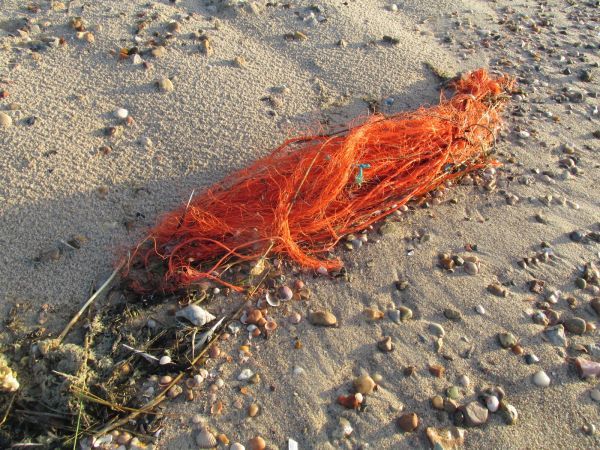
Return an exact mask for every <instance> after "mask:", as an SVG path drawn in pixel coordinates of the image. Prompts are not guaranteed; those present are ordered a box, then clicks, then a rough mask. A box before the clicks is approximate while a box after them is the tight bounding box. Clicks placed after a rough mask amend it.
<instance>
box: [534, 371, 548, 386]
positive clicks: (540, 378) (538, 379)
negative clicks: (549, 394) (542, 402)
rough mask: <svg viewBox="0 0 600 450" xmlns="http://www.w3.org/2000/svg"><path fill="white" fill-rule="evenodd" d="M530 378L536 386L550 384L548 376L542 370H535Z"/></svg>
mask: <svg viewBox="0 0 600 450" xmlns="http://www.w3.org/2000/svg"><path fill="white" fill-rule="evenodd" d="M532 380H533V383H534V384H535V385H536V386H540V387H548V386H550V377H549V376H548V374H547V373H546V372H544V371H543V370H539V371H538V372H536V373H535V374H534V375H533V378H532Z"/></svg>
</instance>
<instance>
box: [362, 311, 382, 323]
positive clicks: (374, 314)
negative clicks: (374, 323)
mask: <svg viewBox="0 0 600 450" xmlns="http://www.w3.org/2000/svg"><path fill="white" fill-rule="evenodd" d="M363 314H364V315H365V317H366V318H367V320H379V319H381V318H383V316H384V315H385V313H384V312H383V311H379V310H378V309H377V308H365V310H364V311H363Z"/></svg>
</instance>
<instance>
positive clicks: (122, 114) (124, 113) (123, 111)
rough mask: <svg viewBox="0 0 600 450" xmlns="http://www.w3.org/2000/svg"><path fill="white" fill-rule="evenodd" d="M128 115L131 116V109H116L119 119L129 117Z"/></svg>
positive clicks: (116, 115)
mask: <svg viewBox="0 0 600 450" xmlns="http://www.w3.org/2000/svg"><path fill="white" fill-rule="evenodd" d="M127 116H129V111H127V110H126V109H125V108H119V109H117V110H116V111H115V117H116V118H117V119H122V120H124V119H127Z"/></svg>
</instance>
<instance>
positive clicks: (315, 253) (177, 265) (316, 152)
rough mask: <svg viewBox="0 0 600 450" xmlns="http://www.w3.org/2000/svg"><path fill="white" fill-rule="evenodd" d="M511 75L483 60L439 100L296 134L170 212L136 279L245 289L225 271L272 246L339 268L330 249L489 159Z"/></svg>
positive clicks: (134, 271) (304, 262) (141, 285)
mask: <svg viewBox="0 0 600 450" xmlns="http://www.w3.org/2000/svg"><path fill="white" fill-rule="evenodd" d="M512 83H513V82H512V80H511V79H510V78H508V77H506V76H504V77H499V78H492V77H490V76H489V75H488V73H487V72H486V71H485V70H484V69H479V70H477V71H474V72H471V73H468V74H466V75H464V76H463V77H462V78H460V79H459V80H457V81H455V82H454V83H453V88H454V89H455V91H456V93H455V94H454V96H453V97H452V98H450V99H446V98H445V97H444V95H443V93H442V94H441V96H440V103H439V105H437V106H434V107H429V108H420V109H418V110H416V111H411V112H403V113H400V114H397V115H393V116H390V117H384V116H382V115H373V116H371V117H369V118H367V120H366V121H364V123H362V124H360V125H357V126H354V127H351V128H349V129H348V130H346V131H345V132H343V133H337V134H331V135H314V136H303V137H296V138H292V139H288V140H287V141H285V142H284V143H283V144H282V145H281V146H279V147H278V148H276V149H275V150H274V151H273V152H271V153H270V154H269V155H267V156H265V157H264V158H262V159H259V160H258V161H256V162H255V163H254V164H252V165H251V166H249V167H247V168H245V169H242V170H240V171H238V172H235V173H233V174H231V175H230V176H228V177H226V178H225V179H224V180H222V181H220V182H219V183H216V184H214V185H213V186H211V187H209V188H208V189H206V190H205V191H204V192H203V193H202V194H200V195H198V196H197V197H195V198H194V199H193V200H191V201H190V202H189V204H188V205H185V206H183V207H181V208H179V209H178V210H176V211H173V212H171V213H169V214H167V215H166V216H164V217H163V218H162V220H161V221H160V222H159V223H158V225H157V226H155V227H154V228H153V229H152V230H151V231H150V235H149V236H148V237H147V238H146V240H144V241H143V242H142V243H141V244H140V245H138V246H137V248H136V249H135V251H134V252H133V256H132V257H131V258H130V261H129V265H128V267H127V269H126V271H127V273H126V278H128V279H129V282H130V285H131V287H132V288H133V289H135V290H136V291H142V292H143V291H149V290H156V289H157V288H158V289H160V290H162V291H165V292H170V291H174V290H177V289H179V288H183V287H186V286H188V285H190V284H194V283H198V282H200V281H206V279H212V280H215V281H218V282H220V283H222V284H225V285H227V286H229V287H231V288H232V289H234V290H237V291H241V290H243V288H242V287H240V286H236V285H233V284H230V283H227V282H226V281H225V280H223V279H222V278H221V277H220V270H223V268H224V267H226V264H228V263H229V262H231V261H232V260H236V261H239V260H256V259H258V258H260V257H261V256H262V255H263V254H264V252H265V251H266V250H267V249H268V248H269V249H270V251H271V252H273V253H275V254H279V255H282V256H287V257H289V258H290V259H291V260H293V261H295V262H297V263H298V264H299V265H301V266H303V267H305V268H312V269H318V268H321V267H324V268H325V269H336V268H340V267H341V265H342V263H341V261H340V260H339V259H331V258H327V257H323V256H324V254H326V253H327V252H329V251H331V250H332V248H333V247H334V246H335V245H336V243H337V242H338V241H339V240H340V239H341V238H342V237H344V236H345V235H347V234H349V233H353V232H357V231H360V230H363V229H364V228H365V227H366V226H368V225H369V224H372V223H373V222H376V221H378V220H380V219H381V218H383V217H385V216H387V215H389V214H391V213H393V212H394V211H395V210H396V209H398V208H400V207H401V206H402V205H404V204H405V203H406V202H408V201H409V200H411V199H414V198H418V197H421V196H423V195H425V194H427V193H428V192H430V191H432V190H434V189H436V188H437V187H438V186H439V185H440V184H442V183H444V182H445V181H447V180H451V179H454V178H457V177H460V176H463V175H465V174H466V173H467V172H469V171H472V170H475V169H478V168H481V167H484V166H485V165H486V154H487V152H488V149H489V148H490V146H491V145H493V143H494V141H495V136H496V133H497V131H498V130H499V128H500V125H501V117H500V113H501V110H502V109H503V106H504V104H505V103H506V100H507V98H508V95H506V94H507V92H508V91H509V90H510V89H511V87H512ZM325 256H326V255H325ZM157 268H160V270H157Z"/></svg>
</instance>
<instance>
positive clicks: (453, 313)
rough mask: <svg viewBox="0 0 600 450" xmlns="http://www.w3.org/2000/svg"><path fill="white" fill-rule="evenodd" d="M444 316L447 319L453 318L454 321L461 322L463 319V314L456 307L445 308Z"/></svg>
mask: <svg viewBox="0 0 600 450" xmlns="http://www.w3.org/2000/svg"><path fill="white" fill-rule="evenodd" d="M444 316H445V317H446V319H448V320H452V321H453V322H460V321H461V320H462V315H461V313H460V311H457V310H455V309H450V308H446V309H444Z"/></svg>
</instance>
